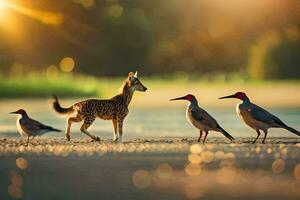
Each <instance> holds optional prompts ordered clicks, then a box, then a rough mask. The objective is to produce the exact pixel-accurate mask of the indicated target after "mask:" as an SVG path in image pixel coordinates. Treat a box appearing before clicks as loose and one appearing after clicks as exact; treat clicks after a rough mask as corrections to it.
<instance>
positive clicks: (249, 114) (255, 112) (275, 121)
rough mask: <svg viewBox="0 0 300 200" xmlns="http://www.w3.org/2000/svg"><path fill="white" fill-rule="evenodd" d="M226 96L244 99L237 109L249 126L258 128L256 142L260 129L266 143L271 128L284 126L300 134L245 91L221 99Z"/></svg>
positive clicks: (299, 134)
mask: <svg viewBox="0 0 300 200" xmlns="http://www.w3.org/2000/svg"><path fill="white" fill-rule="evenodd" d="M225 98H237V99H240V100H242V103H240V104H238V105H237V109H236V110H237V114H238V115H239V116H240V117H241V118H242V120H243V121H244V122H245V123H246V124H247V125H248V126H250V127H251V128H253V129H254V130H256V132H257V134H258V135H257V137H256V139H255V140H254V143H255V142H256V140H257V139H258V138H259V136H260V130H262V131H263V132H264V134H265V136H264V139H263V141H262V142H263V143H264V142H265V139H266V137H267V133H268V129H269V128H284V129H287V130H289V131H290V132H292V133H294V134H296V135H298V136H300V133H299V131H297V130H296V129H294V128H292V127H289V126H288V125H286V124H285V123H284V122H282V121H281V120H280V119H279V118H278V117H276V116H275V115H273V114H271V113H270V112H268V111H267V110H265V109H263V108H261V107H259V106H258V105H256V104H254V103H252V102H251V101H250V99H249V98H248V97H247V95H246V94H245V93H243V92H237V93H236V94H234V95H229V96H225V97H221V98H220V99H225Z"/></svg>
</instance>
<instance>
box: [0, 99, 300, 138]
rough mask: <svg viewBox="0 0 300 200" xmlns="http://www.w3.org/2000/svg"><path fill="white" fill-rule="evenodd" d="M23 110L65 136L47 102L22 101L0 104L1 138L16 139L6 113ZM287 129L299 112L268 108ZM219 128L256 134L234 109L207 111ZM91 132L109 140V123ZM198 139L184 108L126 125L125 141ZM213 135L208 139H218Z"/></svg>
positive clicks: (142, 114) (135, 110) (151, 113)
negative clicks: (163, 138) (60, 131)
mask: <svg viewBox="0 0 300 200" xmlns="http://www.w3.org/2000/svg"><path fill="white" fill-rule="evenodd" d="M61 102H62V103H63V105H71V103H73V102H74V100H73V101H70V100H69V101H68V100H62V101H61ZM19 108H24V109H25V110H27V111H28V114H29V115H30V116H31V117H32V118H34V119H36V120H38V121H41V122H43V123H45V124H48V125H51V126H53V127H55V128H58V129H61V130H63V132H64V129H65V125H66V119H65V118H64V117H63V116H60V115H58V114H56V113H55V112H54V111H53V109H52V107H51V104H50V101H49V100H47V99H22V100H2V101H0V137H7V138H10V137H19V134H18V132H17V128H16V118H17V117H16V116H14V115H9V112H11V111H15V110H17V109H19ZM268 110H269V111H270V112H272V113H273V114H275V115H277V116H278V117H280V118H281V119H282V120H283V121H284V122H285V123H287V124H288V125H290V126H292V127H294V128H296V129H298V130H300V108H295V109H291V108H281V109H278V108H268ZM207 111H208V112H209V113H211V114H212V115H213V116H214V117H215V118H216V119H217V121H218V122H219V124H220V125H221V126H222V127H223V128H224V129H225V130H227V131H228V132H229V133H231V134H232V135H233V136H234V137H255V136H256V133H255V131H253V130H252V129H250V128H249V127H248V126H246V125H245V124H244V123H243V122H242V121H241V120H240V119H239V118H238V116H237V115H236V113H235V108H234V107H232V108H231V107H230V108H228V107H227V108H207ZM79 128H80V124H74V125H73V126H72V133H73V134H72V137H73V138H81V137H85V135H84V134H82V133H80V132H79ZM89 130H90V132H91V133H93V134H95V135H98V136H100V137H101V138H104V139H109V138H112V132H113V128H112V123H111V121H103V120H99V119H98V120H96V121H95V122H94V124H93V125H92V126H91V127H90V129H89ZM63 132H62V133H49V134H47V135H44V136H43V137H64V133H63ZM169 136H170V137H197V136H198V131H197V130H196V129H195V128H193V127H192V126H191V125H190V124H189V123H188V122H187V120H186V117H185V108H184V107H167V108H166V107H165V108H139V107H134V106H133V107H131V108H130V113H129V115H128V117H127V118H126V121H125V126H124V139H125V140H126V138H128V139H130V138H140V137H142V138H143V137H169ZM219 136H221V135H220V134H219V133H215V132H212V133H210V137H219ZM268 136H269V137H294V136H295V135H294V134H292V133H289V132H288V131H286V130H283V129H271V130H270V131H269V135H268Z"/></svg>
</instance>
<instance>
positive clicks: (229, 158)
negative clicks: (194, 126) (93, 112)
mask: <svg viewBox="0 0 300 200" xmlns="http://www.w3.org/2000/svg"><path fill="white" fill-rule="evenodd" d="M252 139H253V138H238V139H237V141H238V142H237V143H236V144H230V143H229V142H228V141H227V140H225V139H222V138H208V141H207V143H206V144H204V145H203V144H200V143H197V142H196V140H195V138H178V137H177V138H155V139H154V138H147V139H128V141H125V142H124V143H123V144H116V143H114V142H112V141H111V140H104V141H102V142H101V143H98V142H91V140H89V139H74V140H72V141H71V142H67V141H66V140H65V139H64V138H55V139H54V138H38V139H35V140H34V141H32V142H31V143H30V144H29V145H28V146H27V145H26V144H25V143H24V139H23V140H21V139H11V138H7V139H4V138H3V139H0V199H19V198H20V199H28V200H29V199H30V200H34V199H46V200H47V199H49V200H50V199H51V200H52V199H75V200H76V199H264V200H265V199H299V198H300V189H299V188H300V139H298V138H269V139H267V140H266V144H260V143H257V144H251V143H250V142H251V141H252ZM259 142H260V141H259Z"/></svg>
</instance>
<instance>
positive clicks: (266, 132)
mask: <svg viewBox="0 0 300 200" xmlns="http://www.w3.org/2000/svg"><path fill="white" fill-rule="evenodd" d="M264 133H265V136H264V139H263V141H262V144H264V143H265V140H266V137H267V134H268V131H264Z"/></svg>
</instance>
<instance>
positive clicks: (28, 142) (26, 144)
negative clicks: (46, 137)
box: [26, 135, 30, 146]
mask: <svg viewBox="0 0 300 200" xmlns="http://www.w3.org/2000/svg"><path fill="white" fill-rule="evenodd" d="M29 138H30V135H29V136H28V137H27V142H26V145H27V146H28V143H29Z"/></svg>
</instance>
